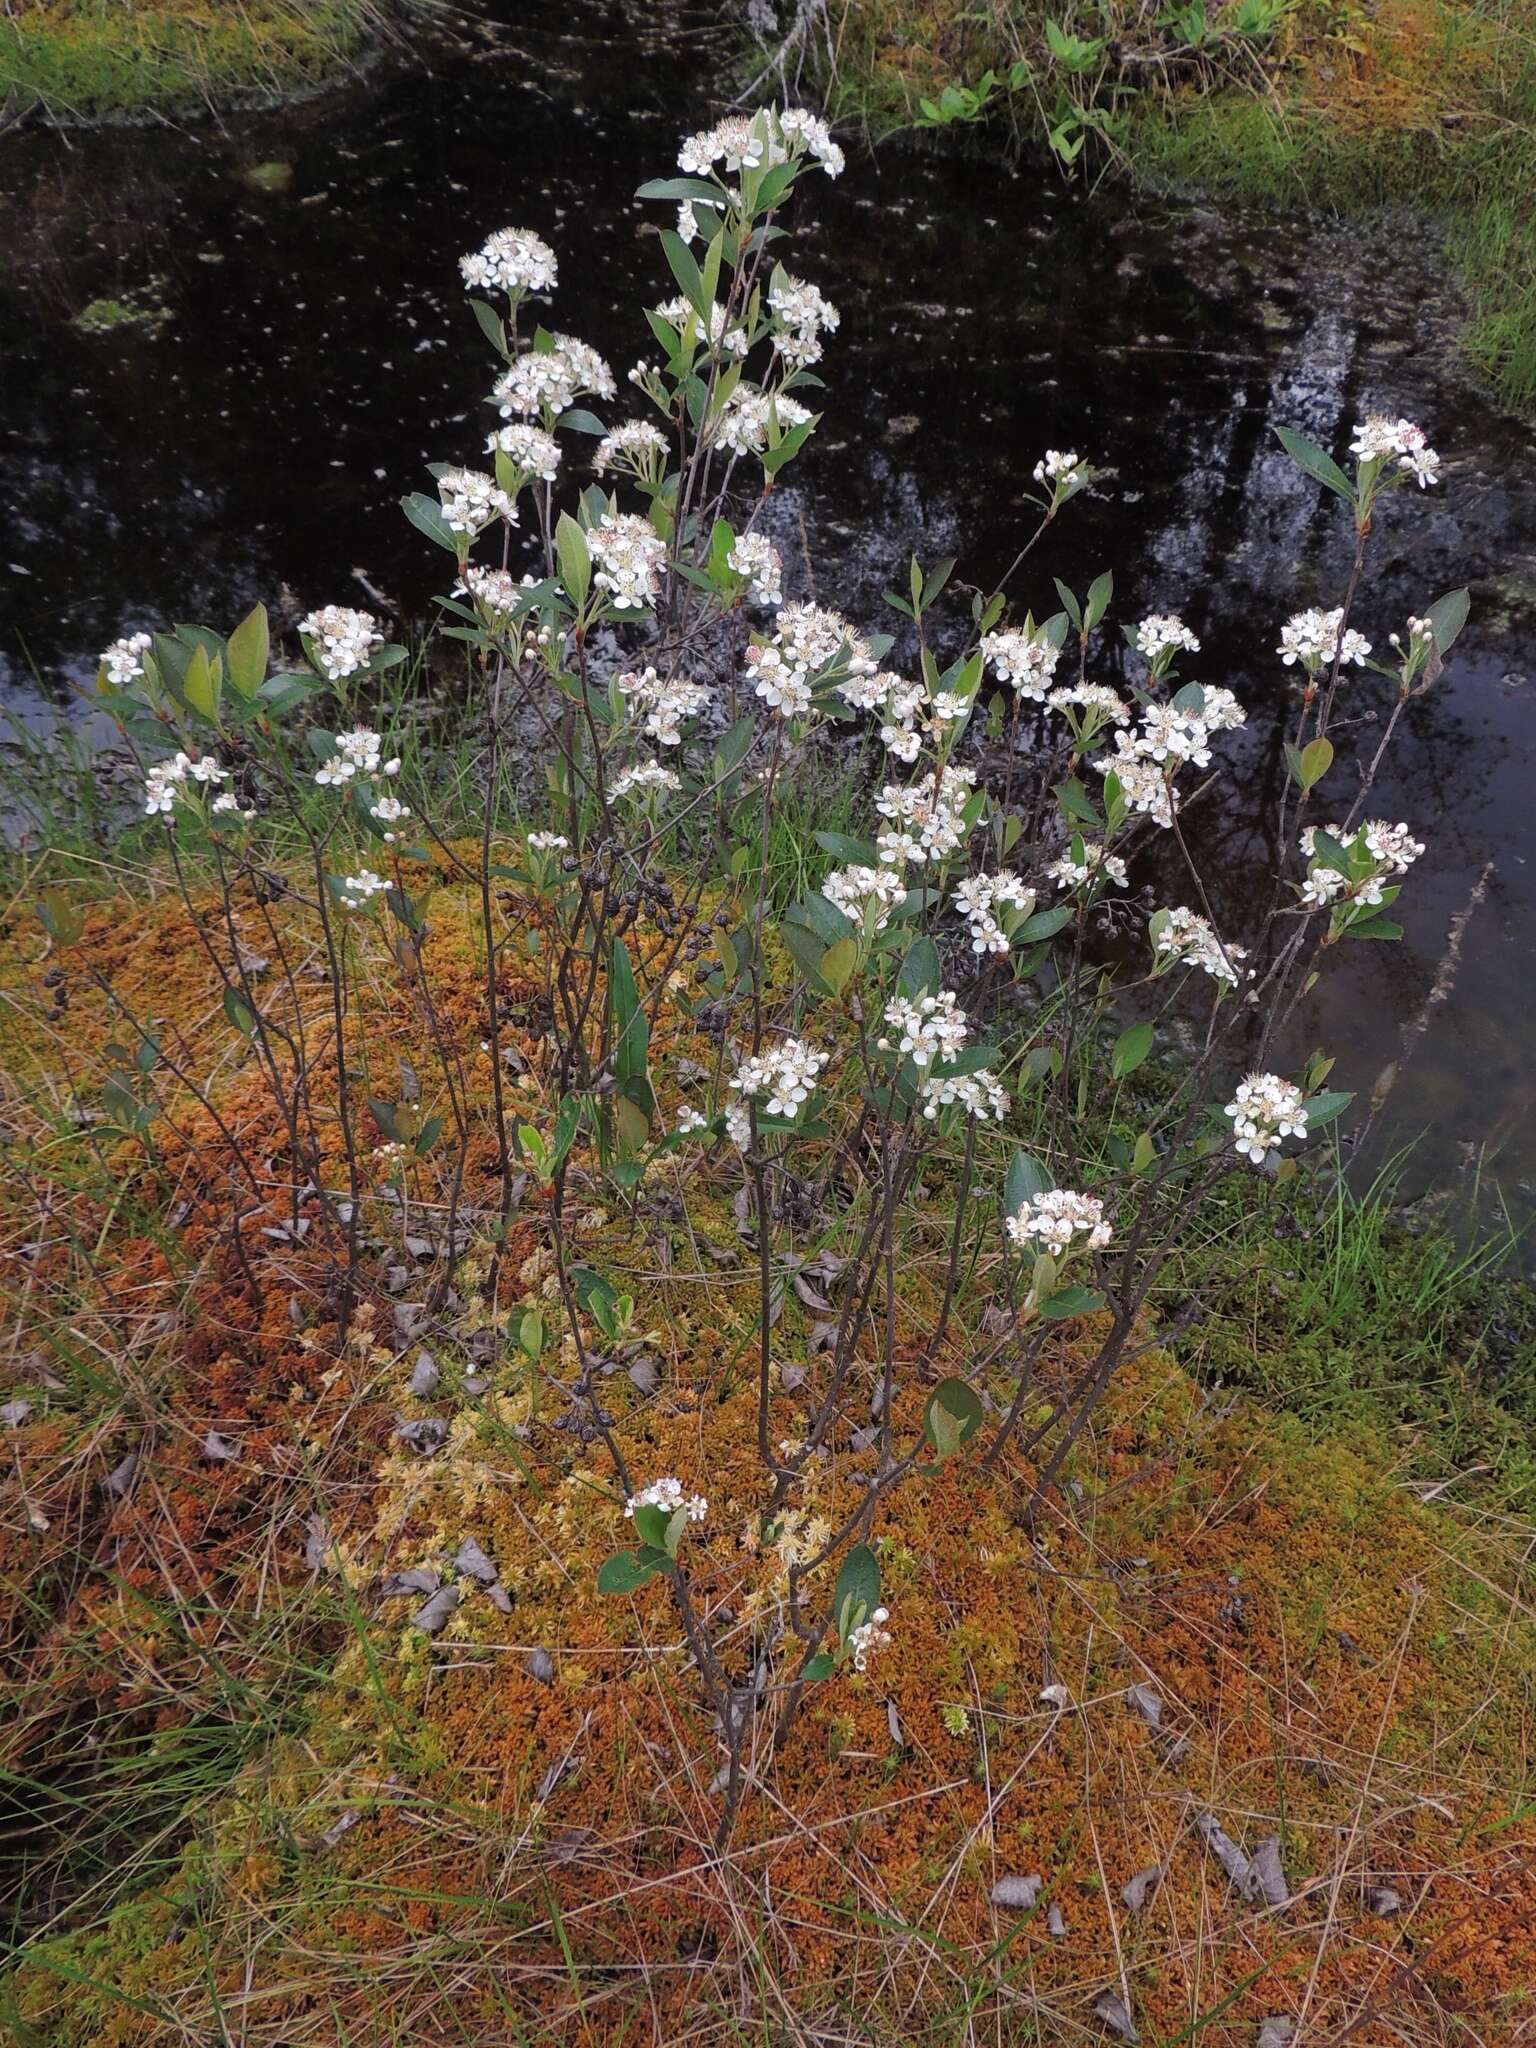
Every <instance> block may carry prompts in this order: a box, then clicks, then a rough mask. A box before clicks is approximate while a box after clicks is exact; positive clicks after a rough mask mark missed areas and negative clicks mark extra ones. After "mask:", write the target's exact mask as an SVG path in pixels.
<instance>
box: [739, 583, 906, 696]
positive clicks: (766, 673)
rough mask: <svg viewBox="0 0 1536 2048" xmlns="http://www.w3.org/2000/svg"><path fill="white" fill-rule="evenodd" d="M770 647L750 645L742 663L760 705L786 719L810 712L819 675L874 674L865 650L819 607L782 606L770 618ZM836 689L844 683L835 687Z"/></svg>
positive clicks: (838, 618)
mask: <svg viewBox="0 0 1536 2048" xmlns="http://www.w3.org/2000/svg"><path fill="white" fill-rule="evenodd" d="M773 623H774V635H773V641H772V644H771V645H769V646H753V647H749V648H748V649H747V651H746V654H745V656H744V657H743V659H744V660H745V662H746V665H747V669H748V672H749V674H750V675H751V678H752V687H753V689H754V690H755V691H756V692H757V694H758V696H759V697H761V698H762V699H763V701H764V703H766V704H768V705H770V706H771V707H772V708H773V709H774V710H776V711H782V712H783V714H784V716H785V717H786V718H799V717H803V716H804V714H805V713H806V712H807V711H809V709H810V708H811V684H812V682H813V680H814V679H815V678H816V677H818V676H821V675H822V674H824V673H825V674H838V673H841V674H843V675H844V676H847V677H857V676H861V675H868V674H872V673H873V671H874V667H875V663H874V658H873V656H872V655H871V654H870V652H869V649H868V647H867V646H866V645H865V643H864V641H863V640H862V639H861V638H860V637H859V635H858V634H857V633H856V632H855V631H854V630H853V628H852V627H851V626H850V625H849V624H848V621H847V620H846V619H844V618H842V617H841V616H840V615H839V614H838V613H837V612H831V611H826V610H824V609H823V608H822V607H821V606H820V605H814V604H791V605H786V606H785V607H784V609H783V610H782V611H780V612H779V613H778V614H777V615H776V617H775V618H774V622H773ZM839 688H840V689H844V691H845V694H846V685H845V684H844V683H841V682H840V683H839Z"/></svg>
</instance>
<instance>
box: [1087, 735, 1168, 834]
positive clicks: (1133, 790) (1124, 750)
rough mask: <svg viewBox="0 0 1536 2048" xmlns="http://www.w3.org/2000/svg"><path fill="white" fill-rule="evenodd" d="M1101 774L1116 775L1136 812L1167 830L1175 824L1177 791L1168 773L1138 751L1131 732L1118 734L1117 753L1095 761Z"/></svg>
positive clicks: (1101, 756) (1116, 740)
mask: <svg viewBox="0 0 1536 2048" xmlns="http://www.w3.org/2000/svg"><path fill="white" fill-rule="evenodd" d="M1093 765H1094V767H1095V768H1097V770H1098V771H1099V773H1100V774H1101V775H1113V776H1114V777H1115V779H1116V780H1117V781H1118V782H1119V784H1120V788H1121V791H1122V793H1123V794H1124V797H1125V800H1126V802H1127V803H1128V804H1129V805H1130V807H1131V809H1132V810H1133V811H1142V812H1144V813H1145V814H1146V815H1147V816H1148V817H1149V818H1151V819H1153V820H1154V822H1155V823H1157V824H1159V825H1162V826H1164V827H1168V826H1171V825H1172V823H1173V789H1172V785H1171V783H1170V781H1169V778H1168V776H1167V774H1166V773H1165V771H1164V770H1163V769H1162V768H1160V767H1159V766H1158V764H1157V763H1156V762H1155V761H1150V760H1148V759H1147V758H1146V757H1145V756H1144V755H1143V754H1141V753H1140V752H1139V751H1138V750H1137V746H1136V742H1135V741H1134V740H1133V739H1132V738H1131V735H1130V734H1129V733H1128V732H1117V733H1116V734H1115V751H1114V752H1113V753H1112V754H1100V756H1099V757H1098V759H1097V760H1096V761H1095V762H1094V764H1093Z"/></svg>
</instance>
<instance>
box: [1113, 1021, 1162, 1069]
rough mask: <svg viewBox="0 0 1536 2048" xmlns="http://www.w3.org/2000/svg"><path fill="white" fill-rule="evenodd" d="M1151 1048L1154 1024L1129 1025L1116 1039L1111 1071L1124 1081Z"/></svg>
mask: <svg viewBox="0 0 1536 2048" xmlns="http://www.w3.org/2000/svg"><path fill="white" fill-rule="evenodd" d="M1151 1050H1152V1026H1151V1025H1150V1024H1132V1025H1129V1026H1128V1027H1127V1028H1126V1029H1125V1030H1124V1031H1122V1032H1121V1034H1120V1036H1119V1037H1118V1038H1117V1039H1116V1040H1115V1049H1114V1051H1113V1052H1112V1053H1111V1054H1110V1056H1109V1071H1110V1073H1111V1074H1112V1075H1113V1076H1114V1078H1115V1080H1117V1081H1123V1080H1124V1079H1125V1077H1126V1075H1127V1074H1134V1073H1135V1071H1136V1069H1137V1068H1138V1067H1139V1066H1140V1065H1141V1063H1142V1061H1143V1060H1144V1059H1145V1058H1146V1057H1147V1055H1148V1053H1149V1052H1151Z"/></svg>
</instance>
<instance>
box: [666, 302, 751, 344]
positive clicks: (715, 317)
mask: <svg viewBox="0 0 1536 2048" xmlns="http://www.w3.org/2000/svg"><path fill="white" fill-rule="evenodd" d="M656 312H657V316H658V318H660V319H662V320H665V321H666V322H667V324H668V326H670V327H675V328H676V329H677V331H678V334H679V335H680V336H681V337H682V338H683V339H684V340H687V341H693V340H695V339H702V338H704V337H705V335H706V334H707V337H708V341H709V346H710V348H711V349H712V350H714V351H716V352H717V353H718V352H719V351H721V350H724V352H725V354H726V355H730V356H744V355H745V354H746V352H747V350H748V349H749V348H750V347H751V337H750V336H749V335H748V333H747V330H746V329H745V327H743V326H742V325H741V323H740V322H739V321H734V322H733V321H732V320H731V319H730V316H729V315H728V314H727V312H726V310H725V308H724V306H722V305H721V304H720V302H719V300H718V299H715V300H712V301H711V302H710V308H709V320H708V323H707V325H706V323H705V322H703V321H701V320H700V318H699V315H698V312H697V311H696V309H695V307H694V305H693V302H692V301H691V300H689V299H684V298H676V299H668V300H667V302H666V304H665V305H664V306H658V307H657V308H656Z"/></svg>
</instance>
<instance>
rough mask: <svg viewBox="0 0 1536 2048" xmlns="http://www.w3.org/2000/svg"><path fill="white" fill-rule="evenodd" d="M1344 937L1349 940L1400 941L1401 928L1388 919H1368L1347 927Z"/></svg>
mask: <svg viewBox="0 0 1536 2048" xmlns="http://www.w3.org/2000/svg"><path fill="white" fill-rule="evenodd" d="M1345 936H1346V937H1347V938H1351V939H1400V938H1401V937H1402V936H1403V928H1402V926H1401V925H1400V924H1398V923H1396V922H1395V921H1394V920H1393V919H1392V918H1390V917H1368V918H1365V919H1363V920H1362V922H1361V923H1359V924H1352V925H1347V926H1346V927H1345Z"/></svg>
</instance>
